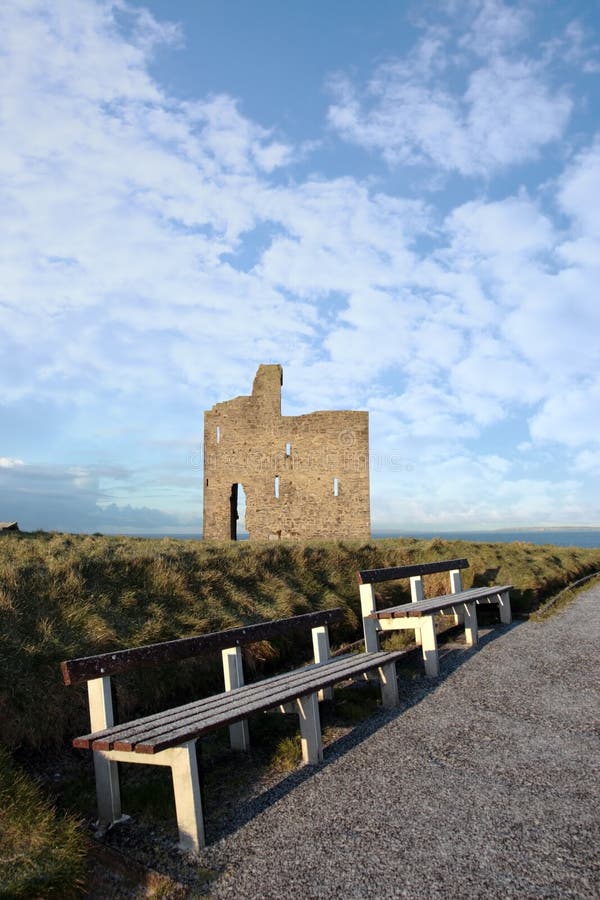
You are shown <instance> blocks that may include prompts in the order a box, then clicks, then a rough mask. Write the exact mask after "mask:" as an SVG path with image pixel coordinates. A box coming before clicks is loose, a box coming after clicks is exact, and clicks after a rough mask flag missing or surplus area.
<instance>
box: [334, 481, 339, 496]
mask: <svg viewBox="0 0 600 900" xmlns="http://www.w3.org/2000/svg"><path fill="white" fill-rule="evenodd" d="M339 495H340V483H339V481H338V479H337V478H334V479H333V496H334V497H339Z"/></svg>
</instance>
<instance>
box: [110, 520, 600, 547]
mask: <svg viewBox="0 0 600 900" xmlns="http://www.w3.org/2000/svg"><path fill="white" fill-rule="evenodd" d="M105 533H106V534H107V535H108V534H109V533H108V532H105ZM113 536H116V535H113ZM122 536H123V537H140V538H148V539H155V540H157V539H158V540H159V539H161V538H172V539H173V540H179V541H181V540H188V541H189V540H193V541H200V540H202V531H201V529H199V531H198V533H196V534H192V533H190V532H187V533H178V534H167V533H165V532H157V533H154V534H152V533H149V532H144V533H141V532H138V533H135V534H133V533H129V534H126V535H122ZM371 537H372V539H373V540H381V539H384V538H415V539H416V540H421V541H430V540H433V539H435V538H441V539H442V540H446V541H475V542H477V543H485V544H494V543H500V544H505V543H510V542H512V541H523V542H525V543H531V544H554V545H555V546H559V547H588V548H589V547H600V526H596V525H564V526H555V525H548V526H546V525H539V526H530V527H526V528H498V529H489V530H483V529H482V530H477V531H476V530H473V531H466V530H465V531H458V530H457V531H410V530H408V529H392V528H389V529H383V528H382V529H374V530H373V531H372V534H371ZM247 539H248V535H247V534H246V533H242V534H241V535H240V538H239V540H241V541H246V540H247Z"/></svg>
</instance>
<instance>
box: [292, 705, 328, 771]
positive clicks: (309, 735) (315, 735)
mask: <svg viewBox="0 0 600 900" xmlns="http://www.w3.org/2000/svg"><path fill="white" fill-rule="evenodd" d="M296 710H297V712H298V716H299V717H300V742H301V744H302V759H303V760H304V762H305V763H308V764H310V765H312V766H316V765H318V763H320V762H323V744H322V742H321V717H320V716H319V698H318V695H317V694H316V693H315V694H308V696H306V697H298V699H297V700H296Z"/></svg>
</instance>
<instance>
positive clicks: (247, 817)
mask: <svg viewBox="0 0 600 900" xmlns="http://www.w3.org/2000/svg"><path fill="white" fill-rule="evenodd" d="M523 624H524V621H520V620H516V621H513V622H512V624H510V625H494V626H493V627H488V626H480V630H479V643H478V644H477V646H476V647H466V645H465V644H464V639H463V642H462V643H459V642H458V641H457V637H458V636H461V635H463V634H464V632H463V629H462V626H460V625H458V626H456V627H454V628H450V629H448V630H447V631H446V632H444V634H443V636H441V635H440V638H441V640H443V641H444V643H441V642H440V644H439V651H438V652H439V659H440V675H439V677H438V678H428V677H427V676H426V675H425V674H424V673H423V662H422V656H421V650H420V648H419V647H416V648H414V649H412V650H410V651H409V652H408V653H407V654H406V656H405V657H403V658H402V660H401V661H400V662H399V663H398V680H399V682H400V684H399V687H400V706H399V707H398V708H397V709H394V710H384V709H381V710H379V711H378V712H376V713H374V714H373V715H371V716H369V718H368V719H365V720H364V721H362V722H359V723H358V724H356V725H355V726H354V727H353V728H352V731H351V732H350V733H349V734H346V735H344V736H343V737H341V738H339V739H338V740H336V741H332V743H330V744H328V745H327V746H326V747H325V748H324V756H325V758H324V760H323V762H322V763H321V764H320V765H319V766H304V767H303V768H301V769H297V770H295V771H294V772H290V773H289V774H288V775H286V776H284V777H283V778H282V780H281V781H279V782H278V783H277V784H276V785H273V786H272V787H270V788H268V789H267V790H265V791H264V792H263V793H262V794H259V795H258V796H256V797H253V798H250V799H248V800H247V801H244V802H243V806H242V807H240V806H238V807H237V808H236V810H235V813H233V815H230V816H228V818H227V820H226V821H221V822H219V821H216V822H215V821H214V819H213V821H212V827H211V823H210V822H208V823H206V825H207V840H208V843H209V844H212V843H215V842H216V841H219V840H222V839H223V838H225V837H228V836H229V835H232V834H235V832H236V831H238V830H239V829H240V828H241V827H242V826H243V825H246V824H247V823H248V822H250V821H251V820H252V819H254V818H256V816H258V815H259V814H260V813H261V812H264V810H266V809H268V808H269V807H270V806H272V805H273V804H274V803H276V802H277V801H278V800H281V798H282V797H285V796H287V795H288V794H290V793H291V792H292V791H293V790H295V789H296V788H297V787H299V786H300V785H301V784H303V783H304V782H305V781H307V780H308V779H309V778H312V777H313V775H314V773H315V771H318V770H321V769H323V768H325V767H327V766H329V765H331V763H333V762H335V761H336V760H338V759H340V758H341V757H343V756H345V755H346V754H347V753H350V752H351V751H352V750H353V749H354V748H355V747H357V746H359V745H360V744H361V743H362V742H363V741H365V740H366V739H367V738H368V737H370V736H371V735H372V734H374V733H375V732H377V731H379V729H381V728H383V727H385V725H386V724H387V723H388V722H392V721H393V720H395V719H397V718H398V717H399V716H401V715H402V714H403V713H404V712H406V710H408V709H410V708H411V707H413V706H416V705H417V704H418V703H420V702H421V701H422V700H423V699H424V698H425V697H427V696H428V695H429V694H431V693H432V692H433V691H435V690H436V688H437V686H438V685H439V684H440V683H441V682H443V681H444V680H445V679H446V678H447V677H448V676H449V675H451V674H452V672H454V671H456V670H457V669H458V668H460V666H462V665H464V664H465V663H466V662H468V661H469V660H470V659H471V658H472V657H473V656H474V655H475V654H477V653H480V652H481V651H482V649H483V648H484V647H486V646H488V645H489V644H492V643H494V642H495V641H500V640H502V639H503V638H505V637H506V636H507V635H508V634H510V632H511V631H513V630H514V629H515V628H518V627H519V626H520V625H523ZM403 668H404V675H403V671H402V670H403ZM230 812H231V810H230Z"/></svg>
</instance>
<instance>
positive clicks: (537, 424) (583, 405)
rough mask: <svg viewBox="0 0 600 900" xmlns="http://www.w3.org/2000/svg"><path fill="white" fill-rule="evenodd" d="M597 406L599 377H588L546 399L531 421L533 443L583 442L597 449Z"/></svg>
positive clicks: (599, 438) (599, 436) (599, 440)
mask: <svg viewBox="0 0 600 900" xmlns="http://www.w3.org/2000/svg"><path fill="white" fill-rule="evenodd" d="M599 404H600V378H598V377H597V375H595V374H594V375H592V374H590V376H589V377H588V378H586V379H582V380H581V381H580V382H578V383H571V384H570V385H569V386H567V387H565V388H564V389H563V390H562V391H560V392H559V393H555V394H553V395H552V396H551V397H548V398H547V399H546V401H545V402H544V404H543V406H542V409H541V410H540V412H539V413H537V414H536V415H535V416H534V418H533V420H532V422H531V433H532V435H533V437H534V438H536V439H537V440H546V441H557V442H559V443H561V444H566V445H568V446H571V447H581V446H582V445H585V444H587V443H590V444H595V445H596V446H598V445H600V428H599V427H598V409H599V408H600V407H599Z"/></svg>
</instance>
